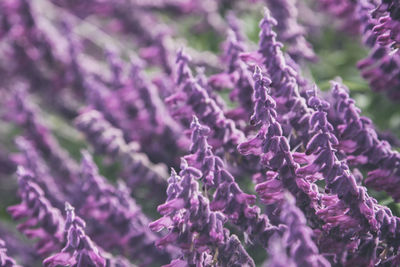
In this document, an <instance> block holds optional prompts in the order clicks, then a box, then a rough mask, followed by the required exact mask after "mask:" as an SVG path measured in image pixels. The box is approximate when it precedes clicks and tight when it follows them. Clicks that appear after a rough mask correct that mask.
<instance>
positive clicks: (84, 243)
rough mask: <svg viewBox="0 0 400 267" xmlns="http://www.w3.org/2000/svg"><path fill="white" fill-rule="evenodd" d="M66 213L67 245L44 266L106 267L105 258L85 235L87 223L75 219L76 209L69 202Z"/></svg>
mask: <svg viewBox="0 0 400 267" xmlns="http://www.w3.org/2000/svg"><path fill="white" fill-rule="evenodd" d="M65 211H66V213H67V218H66V222H65V231H66V232H67V243H66V245H65V247H64V248H63V249H62V250H61V252H59V253H57V254H55V255H53V256H51V257H48V258H47V259H45V260H44V261H43V265H44V266H46V267H55V266H58V265H66V266H76V267H83V266H99V267H100V266H103V267H105V266H106V260H105V258H104V257H102V256H101V254H100V251H99V249H98V248H97V247H96V246H95V245H94V244H93V242H92V240H91V239H90V238H89V237H88V236H87V235H86V234H85V231H84V228H85V226H86V224H85V222H84V221H83V220H82V219H81V218H79V217H75V212H74V208H73V207H72V206H71V205H70V204H69V203H68V202H66V203H65Z"/></svg>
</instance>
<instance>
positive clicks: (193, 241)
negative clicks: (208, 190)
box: [149, 159, 254, 266]
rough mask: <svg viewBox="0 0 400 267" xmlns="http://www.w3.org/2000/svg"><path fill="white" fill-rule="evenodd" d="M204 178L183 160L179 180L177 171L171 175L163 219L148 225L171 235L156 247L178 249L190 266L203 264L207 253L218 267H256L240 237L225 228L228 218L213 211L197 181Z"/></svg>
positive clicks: (159, 209) (161, 210) (161, 207)
mask: <svg viewBox="0 0 400 267" xmlns="http://www.w3.org/2000/svg"><path fill="white" fill-rule="evenodd" d="M201 176H202V173H201V172H200V171H199V170H197V169H196V168H193V167H190V166H188V165H187V162H186V161H185V160H184V159H182V162H181V172H180V177H178V176H177V175H176V173H175V172H174V171H173V172H172V173H171V177H170V179H169V183H170V184H169V187H168V198H167V202H166V203H164V204H162V205H160V206H159V207H158V211H159V212H160V213H161V214H162V215H164V216H163V217H162V218H160V219H158V220H157V221H154V222H152V223H151V224H150V225H149V227H150V229H152V230H154V231H160V230H161V229H163V228H166V229H168V234H167V235H166V236H164V237H163V238H162V239H160V240H159V241H158V242H157V246H159V247H165V246H167V245H176V246H178V247H179V248H181V250H182V254H183V258H184V260H185V261H187V263H188V264H189V265H191V264H200V263H201V262H203V261H204V254H203V252H206V253H208V254H211V256H212V255H214V259H215V260H216V261H217V263H216V264H217V265H221V266H236V265H238V266H239V264H240V266H254V262H253V260H252V259H251V258H250V256H249V255H248V254H247V252H246V250H245V249H244V248H243V247H242V245H241V243H240V242H239V240H238V239H237V237H236V236H234V235H230V234H229V231H228V230H227V229H225V228H224V226H223V225H224V223H225V222H226V218H225V216H224V215H222V214H221V213H219V212H213V211H211V210H210V204H209V200H208V199H207V198H206V197H205V196H203V194H202V193H201V192H200V191H199V185H198V183H197V182H196V181H195V180H194V179H195V178H200V177H201ZM178 263H179V264H182V263H181V261H174V264H178ZM232 264H235V265H232ZM171 266H174V265H171Z"/></svg>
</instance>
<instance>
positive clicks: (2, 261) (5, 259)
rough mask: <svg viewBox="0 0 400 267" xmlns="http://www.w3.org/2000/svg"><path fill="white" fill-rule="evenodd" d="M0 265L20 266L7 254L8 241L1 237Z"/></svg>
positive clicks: (3, 266)
mask: <svg viewBox="0 0 400 267" xmlns="http://www.w3.org/2000/svg"><path fill="white" fill-rule="evenodd" d="M0 266H2V267H19V265H17V264H16V262H15V260H14V259H13V258H11V257H9V256H8V255H7V248H6V243H5V242H4V240H2V239H0Z"/></svg>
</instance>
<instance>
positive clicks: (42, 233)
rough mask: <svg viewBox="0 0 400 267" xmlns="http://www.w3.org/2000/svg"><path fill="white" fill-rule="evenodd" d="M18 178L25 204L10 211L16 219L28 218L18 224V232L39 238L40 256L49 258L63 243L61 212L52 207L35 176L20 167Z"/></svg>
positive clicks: (11, 208) (37, 248) (9, 208)
mask: <svg viewBox="0 0 400 267" xmlns="http://www.w3.org/2000/svg"><path fill="white" fill-rule="evenodd" d="M17 175H18V182H19V195H20V196H21V198H22V202H21V203H20V204H17V205H14V206H11V207H8V209H7V210H8V212H9V213H10V214H11V216H12V217H13V219H14V220H19V219H22V218H27V220H25V221H24V222H23V223H21V224H19V225H18V229H19V230H20V231H21V232H22V233H24V234H25V235H26V236H27V237H29V238H38V240H39V241H38V242H37V244H36V250H37V253H38V254H39V255H41V256H44V255H48V254H50V253H52V252H54V251H55V250H57V249H58V248H59V246H60V243H61V242H62V239H63V232H62V228H63V225H64V221H63V219H62V217H61V214H60V212H59V210H58V209H56V208H54V207H53V206H52V205H51V204H50V202H49V201H48V200H47V199H46V197H45V196H44V192H43V191H42V189H41V188H40V187H39V186H38V185H37V184H36V183H35V182H34V178H33V175H32V173H30V172H29V171H28V170H25V169H24V168H23V167H19V168H18V171H17Z"/></svg>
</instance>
